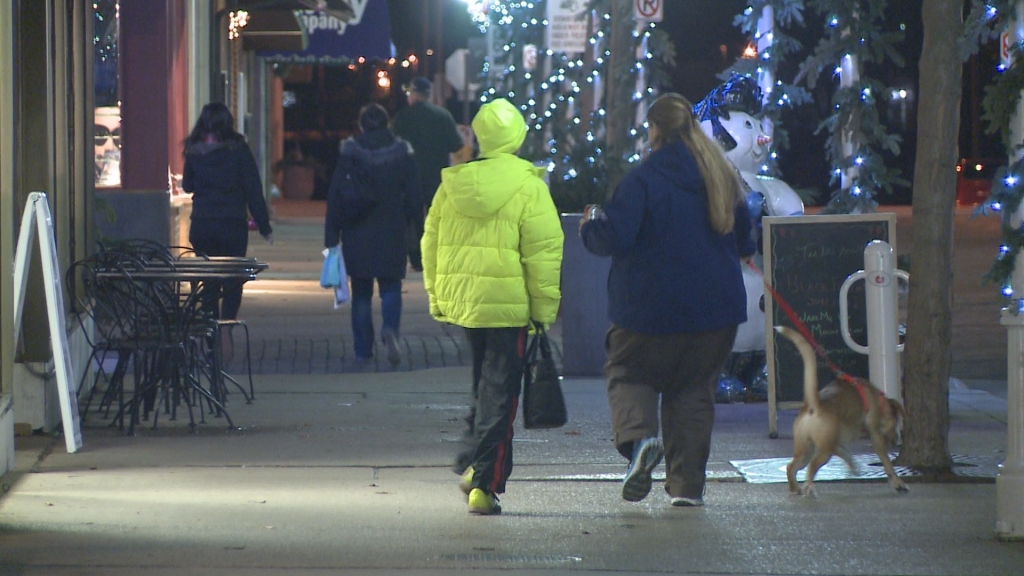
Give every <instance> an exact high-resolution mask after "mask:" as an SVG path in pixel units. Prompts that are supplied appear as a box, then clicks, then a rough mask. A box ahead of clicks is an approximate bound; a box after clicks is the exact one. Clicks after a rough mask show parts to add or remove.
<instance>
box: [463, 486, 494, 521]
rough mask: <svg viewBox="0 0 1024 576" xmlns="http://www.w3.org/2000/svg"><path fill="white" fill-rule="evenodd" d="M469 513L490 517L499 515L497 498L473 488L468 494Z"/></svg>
mask: <svg viewBox="0 0 1024 576" xmlns="http://www.w3.org/2000/svg"><path fill="white" fill-rule="evenodd" d="M469 513H470V514H480V515H481V516H490V515H493V514H501V506H500V505H499V504H498V497H497V496H495V495H494V494H488V493H486V492H484V491H483V490H481V489H479V488H473V489H472V490H470V492H469Z"/></svg>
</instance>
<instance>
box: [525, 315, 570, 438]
mask: <svg viewBox="0 0 1024 576" xmlns="http://www.w3.org/2000/svg"><path fill="white" fill-rule="evenodd" d="M561 380H562V379H561V377H560V376H559V375H558V369H557V368H556V367H555V360H554V359H553V358H552V357H551V342H549V341H548V334H547V332H545V331H544V327H543V326H537V327H536V333H535V334H534V335H533V338H532V339H531V340H530V344H529V346H527V349H526V368H525V371H524V374H523V427H524V428H526V429H527V430H534V429H544V428H559V427H561V426H564V425H565V423H566V422H567V421H568V414H567V413H566V409H565V396H564V395H563V394H562V382H561Z"/></svg>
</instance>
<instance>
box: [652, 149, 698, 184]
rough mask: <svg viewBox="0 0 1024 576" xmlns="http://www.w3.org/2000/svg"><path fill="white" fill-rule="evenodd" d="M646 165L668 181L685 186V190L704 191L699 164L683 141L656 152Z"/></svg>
mask: <svg viewBox="0 0 1024 576" xmlns="http://www.w3.org/2000/svg"><path fill="white" fill-rule="evenodd" d="M644 163H645V164H647V165H648V166H649V167H650V168H651V170H653V171H655V172H657V173H659V174H661V175H662V176H663V177H664V178H666V179H667V180H668V181H670V182H678V183H679V184H681V185H683V188H684V189H693V190H703V189H704V181H703V180H702V179H701V176H700V170H699V169H698V168H697V162H696V160H694V158H693V154H692V153H691V152H690V149H689V148H687V147H686V144H684V143H683V142H681V141H675V142H670V143H668V144H666V145H665V146H663V147H662V148H660V149H658V150H655V151H654V152H652V153H651V154H650V156H648V157H647V159H646V160H644Z"/></svg>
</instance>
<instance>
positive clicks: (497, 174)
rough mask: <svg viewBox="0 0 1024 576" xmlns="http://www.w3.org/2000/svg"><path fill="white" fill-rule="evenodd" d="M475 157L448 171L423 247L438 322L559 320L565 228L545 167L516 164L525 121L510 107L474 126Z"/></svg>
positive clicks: (492, 107) (490, 324) (504, 104)
mask: <svg viewBox="0 0 1024 576" xmlns="http://www.w3.org/2000/svg"><path fill="white" fill-rule="evenodd" d="M473 131H474V132H475V133H476V137H477V141H478V142H479V143H480V152H481V154H480V158H479V159H477V160H475V161H473V162H469V163H467V164H461V165H458V166H452V167H450V168H445V169H444V170H442V171H441V186H440V187H439V188H438V190H437V194H436V195H435V196H434V201H433V204H432V205H431V207H430V212H429V213H428V214H427V220H426V224H425V226H424V233H423V239H422V241H421V244H420V248H421V251H422V254H423V285H424V287H425V288H426V291H427V295H428V296H429V298H430V313H431V315H433V316H434V318H436V319H437V320H440V321H442V322H448V323H451V324H455V325H458V326H464V327H467V328H502V327H519V326H526V325H527V324H528V323H529V321H530V320H531V319H532V320H535V321H538V322H543V323H545V324H549V323H551V322H554V321H555V316H556V314H557V313H558V303H559V301H560V299H561V292H560V290H559V278H560V273H561V267H562V240H563V236H562V226H561V222H560V220H559V217H558V213H557V211H556V210H555V205H554V202H552V200H551V193H550V192H549V191H548V188H547V185H545V184H544V181H543V180H541V174H543V169H541V168H536V167H534V166H533V165H531V164H530V163H529V162H527V161H525V160H523V159H521V158H519V157H517V156H515V154H514V153H515V151H516V150H518V149H519V146H520V145H522V143H523V139H524V137H525V135H526V123H525V122H524V121H523V117H522V115H520V113H519V111H518V110H517V109H516V108H515V107H514V106H513V105H511V104H510V103H509V102H508V101H506V100H496V101H494V102H492V103H489V104H485V105H484V106H482V107H481V108H480V112H479V113H478V114H477V115H476V117H475V118H474V119H473Z"/></svg>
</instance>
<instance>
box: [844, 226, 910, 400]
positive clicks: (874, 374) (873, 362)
mask: <svg viewBox="0 0 1024 576" xmlns="http://www.w3.org/2000/svg"><path fill="white" fill-rule="evenodd" d="M898 278H903V279H904V280H909V279H910V277H909V275H908V274H907V273H906V272H904V271H902V270H896V266H895V264H894V258H893V254H892V246H890V245H889V243H888V242H885V241H883V240H872V241H871V242H870V243H869V244H868V245H867V247H866V248H865V249H864V269H863V270H861V271H860V272H856V273H854V274H851V275H850V276H849V278H847V279H846V281H845V282H843V286H842V288H841V289H840V290H839V326H840V332H841V333H842V335H843V340H844V341H845V342H846V345H847V346H849V347H850V348H851V349H852V350H854V351H856V352H859V353H861V354H867V355H868V375H869V379H870V381H871V382H872V383H873V384H875V385H876V386H879V387H880V388H881V389H882V391H883V392H885V395H886V397H888V398H892V399H893V400H897V401H899V402H900V403H902V402H903V391H902V389H901V388H900V377H899V372H900V370H899V362H900V358H899V353H900V352H902V351H903V346H902V345H901V344H900V343H899V336H898V334H899V331H898V327H897V325H896V324H897V320H896V318H897V315H896V285H897V282H898V280H897V279H898ZM858 280H864V300H865V311H866V313H867V325H868V326H867V328H868V345H867V346H861V345H860V344H858V343H857V342H856V341H854V340H853V338H852V337H851V335H850V326H849V314H848V303H847V296H848V293H849V290H850V287H851V286H852V285H853V283H854V282H856V281H858Z"/></svg>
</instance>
